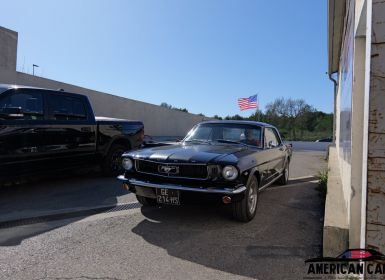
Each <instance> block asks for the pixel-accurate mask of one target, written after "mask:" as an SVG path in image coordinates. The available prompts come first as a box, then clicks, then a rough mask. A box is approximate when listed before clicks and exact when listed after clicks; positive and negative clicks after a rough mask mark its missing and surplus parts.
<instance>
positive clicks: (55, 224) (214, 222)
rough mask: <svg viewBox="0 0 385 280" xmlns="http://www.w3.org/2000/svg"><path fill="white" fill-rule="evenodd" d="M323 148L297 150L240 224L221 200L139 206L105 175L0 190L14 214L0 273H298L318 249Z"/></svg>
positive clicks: (4, 208)
mask: <svg viewBox="0 0 385 280" xmlns="http://www.w3.org/2000/svg"><path fill="white" fill-rule="evenodd" d="M323 157H324V154H323V153H321V152H296V153H295V154H294V157H293V162H292V165H291V167H292V168H291V178H292V180H291V182H290V184H289V185H288V186H285V187H279V186H273V187H271V188H268V189H267V190H266V191H264V192H262V193H261V194H260V197H259V204H258V212H257V215H256V217H255V219H254V220H253V221H252V222H250V223H247V224H243V223H238V222H236V221H233V220H232V219H231V218H230V213H229V209H228V208H226V207H219V208H218V207H211V206H208V205H192V206H184V207H180V208H174V207H161V208H143V207H140V205H139V204H138V203H137V202H136V200H135V198H134V196H133V195H132V194H128V193H126V192H125V191H123V190H122V189H121V188H120V186H119V183H118V182H116V181H115V180H114V179H108V178H93V176H84V177H77V178H72V179H71V178H67V179H65V180H61V181H51V180H50V181H44V182H40V183H36V184H35V185H32V186H22V187H18V188H16V189H8V190H5V191H4V190H3V191H2V193H1V195H0V205H1V208H0V217H1V218H2V219H3V221H4V220H19V221H15V222H10V223H8V224H7V223H4V222H3V223H0V279H253V278H254V279H255V278H256V279H302V277H303V276H305V274H304V273H305V272H306V267H305V264H304V260H305V259H306V258H309V257H314V256H317V255H319V254H320V253H321V240H322V218H323V202H322V199H321V198H320V196H319V195H318V192H317V191H316V190H315V186H316V182H315V179H314V177H312V176H313V175H316V174H317V172H318V170H320V169H324V168H325V166H326V162H325V161H324V160H323ZM293 178H294V179H293ZM114 204H119V205H120V206H118V207H113V205H114ZM103 205H104V206H106V207H110V208H111V209H110V210H108V211H106V210H105V211H103V212H102V213H99V214H95V213H96V212H100V211H94V212H92V211H93V209H95V208H97V207H100V206H103ZM86 211H91V212H86ZM50 213H51V214H52V213H54V214H56V215H54V216H53V218H52V219H50V218H48V219H47V218H42V219H41V220H40V221H39V219H26V220H20V219H22V218H27V217H28V216H36V215H37V216H42V215H47V214H50ZM4 217H7V219H5V218H4ZM51 217H52V216H51ZM1 227H2V228H1Z"/></svg>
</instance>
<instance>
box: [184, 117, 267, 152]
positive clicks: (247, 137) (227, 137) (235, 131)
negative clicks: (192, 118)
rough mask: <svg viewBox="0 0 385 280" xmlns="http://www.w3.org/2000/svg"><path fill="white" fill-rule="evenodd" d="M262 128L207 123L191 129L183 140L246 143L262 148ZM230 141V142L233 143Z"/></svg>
mask: <svg viewBox="0 0 385 280" xmlns="http://www.w3.org/2000/svg"><path fill="white" fill-rule="evenodd" d="M261 131H262V129H261V127H260V126H256V125H248V124H237V123H207V124H201V125H198V126H197V127H195V128H194V129H192V130H191V131H190V132H189V133H188V134H187V136H186V138H185V139H184V141H194V140H205V141H209V142H218V143H222V144H223V142H226V141H231V142H234V143H235V144H237V143H239V144H247V145H251V146H256V147H258V148H262V136H261V135H262V133H261ZM234 143H232V144H234Z"/></svg>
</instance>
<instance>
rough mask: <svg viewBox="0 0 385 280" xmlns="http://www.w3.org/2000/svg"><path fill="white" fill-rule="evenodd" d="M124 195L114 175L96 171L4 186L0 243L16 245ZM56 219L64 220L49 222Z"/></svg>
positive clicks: (121, 199) (0, 199)
mask: <svg viewBox="0 0 385 280" xmlns="http://www.w3.org/2000/svg"><path fill="white" fill-rule="evenodd" d="M127 197H128V194H127V191H126V190H124V189H122V188H121V184H120V183H119V182H118V180H116V178H108V177H103V176H101V175H100V174H99V173H97V172H91V173H87V174H74V175H73V176H71V175H68V176H65V177H63V176H62V177H61V178H57V179H52V178H50V179H39V180H37V181H36V182H33V183H31V182H30V183H24V184H21V185H14V186H9V187H3V188H1V189H0V246H15V245H18V244H20V243H21V242H22V241H23V240H24V239H26V238H29V237H32V236H35V235H39V234H42V233H44V232H47V231H50V230H53V229H55V228H57V227H61V226H65V225H66V224H68V223H72V222H74V221H76V220H79V219H81V218H82V217H84V216H88V215H92V214H96V213H99V212H102V211H104V210H106V209H108V208H109V207H110V208H111V207H113V206H114V205H116V204H118V203H120V202H126V201H127V200H128V198H127ZM95 208H98V209H95ZM87 209H88V210H87ZM33 217H35V218H33ZM55 220H65V221H66V222H65V223H63V221H62V222H61V223H55V222H52V221H55ZM67 221H68V222H67ZM15 226H17V229H18V230H17V231H15V230H14V227H15Z"/></svg>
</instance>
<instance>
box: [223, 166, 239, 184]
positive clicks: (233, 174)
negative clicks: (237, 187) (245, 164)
mask: <svg viewBox="0 0 385 280" xmlns="http://www.w3.org/2000/svg"><path fill="white" fill-rule="evenodd" d="M222 176H223V178H225V179H226V180H230V181H232V180H235V179H236V178H237V177H238V169H237V168H235V167H234V166H232V165H227V166H225V167H224V168H223V169H222Z"/></svg>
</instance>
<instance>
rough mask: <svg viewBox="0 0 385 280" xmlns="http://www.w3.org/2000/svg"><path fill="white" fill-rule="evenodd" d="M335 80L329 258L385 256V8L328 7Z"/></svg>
mask: <svg viewBox="0 0 385 280" xmlns="http://www.w3.org/2000/svg"><path fill="white" fill-rule="evenodd" d="M328 62H329V63H328V65H329V69H328V73H329V77H330V79H331V80H332V81H333V83H334V84H335V92H334V97H335V98H334V101H335V111H334V113H335V114H334V115H335V116H334V118H335V129H334V137H335V138H334V140H335V141H334V142H335V147H331V148H330V157H329V174H332V176H329V180H328V194H327V198H326V206H325V224H324V255H325V256H332V255H335V254H336V253H337V252H338V251H341V250H343V249H346V248H358V247H361V248H373V249H376V250H378V251H380V252H382V253H385V117H384V116H385V3H384V1H381V0H328Z"/></svg>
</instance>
